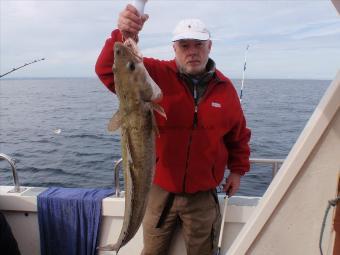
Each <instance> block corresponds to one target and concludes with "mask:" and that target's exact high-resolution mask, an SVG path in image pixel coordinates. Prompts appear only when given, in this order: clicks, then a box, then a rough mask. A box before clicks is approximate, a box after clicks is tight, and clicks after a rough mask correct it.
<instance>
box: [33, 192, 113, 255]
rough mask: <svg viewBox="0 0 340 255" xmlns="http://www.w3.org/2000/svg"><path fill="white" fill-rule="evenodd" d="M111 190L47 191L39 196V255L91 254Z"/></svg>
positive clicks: (92, 254) (93, 252)
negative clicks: (102, 212)
mask: <svg viewBox="0 0 340 255" xmlns="http://www.w3.org/2000/svg"><path fill="white" fill-rule="evenodd" d="M112 193H113V191H112V190H111V189H110V190H109V189H73V188H49V189H47V190H46V191H44V192H42V193H41V194H40V195H39V196H38V221H39V230H40V250H41V255H94V254H95V253H96V247H97V241H98V240H97V239H98V235H99V231H98V230H99V226H100V219H101V205H102V199H103V198H105V197H107V196H109V195H111V194H112Z"/></svg>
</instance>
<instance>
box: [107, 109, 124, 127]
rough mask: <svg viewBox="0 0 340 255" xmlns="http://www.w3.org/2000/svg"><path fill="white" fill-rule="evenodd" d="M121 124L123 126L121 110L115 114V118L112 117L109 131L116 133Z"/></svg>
mask: <svg viewBox="0 0 340 255" xmlns="http://www.w3.org/2000/svg"><path fill="white" fill-rule="evenodd" d="M121 124H122V118H121V116H120V113H119V110H118V111H116V112H115V113H114V114H113V116H112V118H111V120H110V122H109V124H108V126H107V130H108V131H110V132H114V131H116V130H118V129H119V128H120V126H121Z"/></svg>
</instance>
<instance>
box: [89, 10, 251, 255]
mask: <svg viewBox="0 0 340 255" xmlns="http://www.w3.org/2000/svg"><path fill="white" fill-rule="evenodd" d="M147 19H148V16H147V15H142V16H140V15H139V14H138V11H137V10H136V9H135V8H134V7H133V6H132V5H127V7H126V8H125V9H124V10H123V11H122V12H121V13H120V15H119V19H118V29H116V30H114V31H113V32H112V34H111V38H110V39H108V40H107V41H106V43H105V46H104V48H103V50H102V52H101V54H100V56H99V58H98V60H97V64H96V73H97V74H98V76H99V78H100V79H101V81H102V82H103V83H104V84H105V85H106V86H107V88H108V89H110V90H111V91H112V92H115V88H114V77H113V73H112V64H113V59H114V56H113V45H114V43H115V42H116V41H123V40H124V39H126V38H128V37H132V38H134V39H135V40H136V41H138V33H139V31H140V30H141V29H142V27H143V24H144V22H145V21H146V20H147ZM211 46H212V42H211V40H210V33H209V31H208V30H207V28H206V27H205V25H204V24H203V23H202V22H201V21H200V20H197V19H187V20H183V21H181V22H180V23H179V24H178V25H177V27H176V29H175V31H174V37H173V49H174V52H175V59H174V60H171V61H161V60H156V59H152V58H144V59H143V62H144V65H145V67H146V69H147V70H148V72H149V74H150V76H151V77H152V78H153V79H154V81H155V82H156V83H157V84H158V85H159V86H160V88H161V89H162V92H163V99H162V101H161V102H160V105H161V106H162V107H163V108H164V110H165V113H166V115H167V119H164V118H162V117H161V116H158V115H157V114H156V120H157V124H158V128H159V133H160V137H158V138H157V141H156V171H155V177H154V185H153V187H152V189H151V192H150V197H149V203H148V206H147V211H146V214H145V217H144V221H143V231H144V233H143V234H144V249H143V254H144V255H158V254H159V255H160V254H167V251H168V248H169V244H170V241H171V237H172V233H173V231H174V229H175V228H176V226H177V225H181V227H182V231H183V235H184V239H185V243H186V249H187V254H189V255H198V254H199V255H205V254H207V255H208V254H209V255H210V254H213V253H214V251H215V249H216V241H217V236H218V230H219V224H220V211H219V206H218V201H217V196H216V191H215V188H216V186H218V185H219V184H220V183H221V181H222V179H223V177H224V169H225V167H226V166H227V167H228V168H229V169H230V171H231V172H230V174H229V176H228V178H227V180H226V184H225V186H224V189H225V191H226V192H227V193H228V195H229V196H232V195H234V194H235V193H236V191H237V190H238V188H239V186H240V178H241V176H242V175H244V174H245V172H246V171H248V170H249V154H250V150H249V145H248V142H249V139H250V130H249V129H247V128H246V122H245V118H244V115H243V112H242V109H241V106H240V101H239V98H238V95H237V93H236V91H235V89H234V87H233V85H232V83H231V81H230V80H229V79H228V78H226V77H225V76H224V75H223V74H222V73H221V72H220V71H219V70H217V69H216V68H215V63H214V61H213V60H212V59H210V58H209V53H210V50H211Z"/></svg>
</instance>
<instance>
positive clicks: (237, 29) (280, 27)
mask: <svg viewBox="0 0 340 255" xmlns="http://www.w3.org/2000/svg"><path fill="white" fill-rule="evenodd" d="M339 1H340V0H339ZM130 2H132V0H131V1H123V0H121V1H120V0H112V1H108V0H107V1H90V0H78V1H58V0H55V1H49V0H44V1H43V0H40V1H16V0H0V74H3V73H5V72H7V71H9V70H11V69H12V68H14V67H18V66H20V65H22V64H24V63H27V62H30V61H32V60H35V59H39V58H46V60H45V61H42V62H39V63H36V64H33V65H31V66H28V67H26V68H24V69H21V70H19V71H16V72H13V73H12V74H10V75H8V76H7V77H8V78H22V77H96V74H95V72H94V65H95V62H96V59H97V57H98V55H99V53H100V51H101V49H102V47H103V45H104V43H105V40H106V39H107V38H108V37H109V36H110V33H111V31H112V30H113V29H115V28H116V26H117V19H118V15H119V13H120V11H122V10H123V8H124V7H125V6H126V5H127V4H128V3H130ZM145 13H148V14H149V16H150V18H149V20H148V21H147V22H146V23H145V25H144V28H143V30H142V31H141V33H140V43H139V47H140V49H141V51H142V54H143V55H144V56H148V57H155V58H159V59H173V58H174V54H173V49H172V43H171V37H172V31H173V29H174V27H175V26H176V24H177V23H178V21H180V20H181V19H184V18H200V19H201V20H202V21H203V22H204V23H205V24H206V25H207V27H208V28H209V29H210V32H211V34H212V41H213V46H212V51H211V58H213V59H214V60H215V62H216V65H217V68H218V69H220V70H221V71H222V72H223V73H224V74H225V75H227V76H229V77H230V78H232V79H238V78H241V77H242V70H243V63H244V55H245V49H246V46H247V44H249V45H250V47H249V51H248V54H247V70H246V78H251V79H327V80H332V79H333V78H334V77H335V75H336V72H337V71H339V69H340V16H339V15H338V14H337V12H336V10H335V8H334V7H333V5H332V3H331V1H328V0H320V1H318V0H309V1H293V0H290V1H277V0H271V1H264V0H262V1H255V0H252V1H236V0H234V1H223V0H219V1H211V0H209V1H200V0H195V1H194V0H182V1H170V0H168V1H166V0H148V2H147V4H146V6H145ZM7 77H6V78H7Z"/></svg>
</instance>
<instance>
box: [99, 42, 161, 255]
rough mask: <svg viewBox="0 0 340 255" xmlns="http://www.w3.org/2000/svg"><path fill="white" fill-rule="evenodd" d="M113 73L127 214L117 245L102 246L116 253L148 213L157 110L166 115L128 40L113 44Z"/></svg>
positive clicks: (114, 120) (113, 125) (110, 127)
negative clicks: (117, 105)
mask: <svg viewBox="0 0 340 255" xmlns="http://www.w3.org/2000/svg"><path fill="white" fill-rule="evenodd" d="M114 56H115V57H114V65H113V73H114V80H115V89H116V93H117V96H118V98H119V109H118V111H117V112H116V113H115V114H114V115H113V117H112V119H111V121H110V123H109V125H108V130H109V131H112V132H113V131H115V130H117V129H118V128H119V127H120V128H121V146H122V158H123V169H124V179H125V213H124V221H123V227H122V230H121V233H120V235H119V238H118V241H117V243H116V244H110V245H107V246H104V247H99V249H100V250H109V251H116V252H117V253H118V251H119V249H120V248H121V247H122V246H124V245H125V244H126V243H127V242H129V241H130V240H131V239H132V238H133V237H134V235H135V234H136V232H137V230H138V229H139V227H140V225H141V222H142V220H143V217H144V214H145V208H146V205H147V201H148V193H149V190H150V187H151V184H152V180H153V174H154V167H155V134H157V135H159V134H158V129H157V125H156V121H155V117H154V112H153V111H154V110H155V111H157V112H158V113H159V114H161V115H162V116H164V117H166V116H165V113H164V110H163V109H162V108H161V107H160V106H159V105H158V104H156V103H155V102H158V101H160V100H161V98H162V92H161V90H160V88H159V87H158V85H157V84H156V83H155V82H154V81H153V80H152V78H151V77H150V75H149V73H148V72H147V70H146V69H145V66H144V64H143V59H142V57H141V55H140V53H139V51H138V49H137V46H136V43H135V42H134V41H133V40H131V39H127V40H126V41H125V42H124V44H123V43H120V42H116V43H115V45H114Z"/></svg>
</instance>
